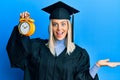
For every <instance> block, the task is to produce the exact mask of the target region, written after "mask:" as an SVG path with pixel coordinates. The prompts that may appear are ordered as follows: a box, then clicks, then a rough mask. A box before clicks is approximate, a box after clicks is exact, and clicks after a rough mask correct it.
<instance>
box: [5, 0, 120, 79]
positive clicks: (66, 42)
mask: <svg viewBox="0 0 120 80" xmlns="http://www.w3.org/2000/svg"><path fill="white" fill-rule="evenodd" d="M43 10H44V11H46V12H48V13H50V26H49V33H50V36H49V40H43V39H40V38H36V39H30V38H29V37H27V36H24V35H22V34H20V33H19V31H18V27H17V26H16V27H15V28H14V30H13V32H12V34H11V37H10V39H9V41H8V44H7V52H8V55H9V58H10V62H11V66H12V67H18V68H21V69H22V70H24V72H25V73H24V80H98V76H97V71H98V69H99V68H100V67H101V66H110V67H115V66H117V65H120V64H119V63H112V62H109V60H108V59H106V60H100V61H98V62H97V63H96V64H95V65H94V66H93V67H92V68H91V69H89V68H90V59H89V55H88V53H87V51H86V50H85V49H83V48H81V47H79V46H78V45H76V44H74V43H73V42H72V26H71V23H70V15H71V14H73V13H77V12H78V10H76V9H74V8H72V7H70V6H68V5H67V4H65V3H63V2H61V1H59V2H57V3H55V4H53V5H50V6H48V7H46V8H43ZM20 17H21V18H26V19H29V18H30V14H29V13H28V12H23V13H21V14H20Z"/></svg>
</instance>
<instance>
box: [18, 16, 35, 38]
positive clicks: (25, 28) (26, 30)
mask: <svg viewBox="0 0 120 80" xmlns="http://www.w3.org/2000/svg"><path fill="white" fill-rule="evenodd" d="M18 30H19V32H20V34H22V35H25V36H31V35H32V34H34V32H35V24H34V20H33V19H25V18H21V19H20V21H19V25H18Z"/></svg>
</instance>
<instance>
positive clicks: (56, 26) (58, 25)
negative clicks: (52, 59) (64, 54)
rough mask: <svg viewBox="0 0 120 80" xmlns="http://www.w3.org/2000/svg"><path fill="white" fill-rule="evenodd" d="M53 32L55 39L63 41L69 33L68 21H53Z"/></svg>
mask: <svg viewBox="0 0 120 80" xmlns="http://www.w3.org/2000/svg"><path fill="white" fill-rule="evenodd" d="M52 30H53V35H54V37H55V39H57V40H63V39H64V38H65V37H66V35H67V33H68V24H67V20H66V19H52Z"/></svg>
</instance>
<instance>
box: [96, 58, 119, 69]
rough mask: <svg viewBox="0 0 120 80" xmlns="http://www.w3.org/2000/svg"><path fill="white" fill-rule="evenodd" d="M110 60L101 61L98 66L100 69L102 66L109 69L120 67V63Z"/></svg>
mask: <svg viewBox="0 0 120 80" xmlns="http://www.w3.org/2000/svg"><path fill="white" fill-rule="evenodd" d="M109 61H110V60H109V59H105V60H99V61H98V62H97V63H96V65H97V66H98V67H101V66H109V67H116V66H120V62H109Z"/></svg>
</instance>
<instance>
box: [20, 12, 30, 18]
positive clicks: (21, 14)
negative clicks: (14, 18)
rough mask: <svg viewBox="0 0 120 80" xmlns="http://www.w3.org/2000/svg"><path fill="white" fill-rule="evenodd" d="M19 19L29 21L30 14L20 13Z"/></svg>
mask: <svg viewBox="0 0 120 80" xmlns="http://www.w3.org/2000/svg"><path fill="white" fill-rule="evenodd" d="M20 18H25V19H30V13H29V12H27V11H25V12H22V13H20Z"/></svg>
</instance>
